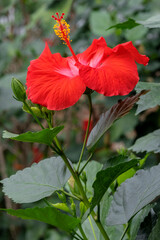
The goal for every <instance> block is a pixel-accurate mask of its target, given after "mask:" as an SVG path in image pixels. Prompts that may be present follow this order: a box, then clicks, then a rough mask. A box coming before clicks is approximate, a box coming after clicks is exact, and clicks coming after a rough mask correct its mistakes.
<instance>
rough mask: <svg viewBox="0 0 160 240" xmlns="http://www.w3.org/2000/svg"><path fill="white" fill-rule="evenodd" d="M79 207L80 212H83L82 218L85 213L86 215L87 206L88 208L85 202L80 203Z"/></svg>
mask: <svg viewBox="0 0 160 240" xmlns="http://www.w3.org/2000/svg"><path fill="white" fill-rule="evenodd" d="M79 209H80V212H81V216H80V218H82V217H83V215H84V213H85V212H86V211H87V208H86V206H85V205H84V203H83V202H80V204H79Z"/></svg>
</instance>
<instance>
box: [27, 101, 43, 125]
mask: <svg viewBox="0 0 160 240" xmlns="http://www.w3.org/2000/svg"><path fill="white" fill-rule="evenodd" d="M23 104H24V105H25V106H26V108H27V109H28V111H29V112H30V113H31V114H32V116H33V117H34V119H35V120H36V122H37V123H38V124H39V126H40V127H41V128H42V129H44V127H43V125H42V124H41V122H40V121H39V119H38V118H37V116H36V115H35V114H34V112H33V111H32V109H31V108H30V107H29V105H28V104H27V103H26V102H23Z"/></svg>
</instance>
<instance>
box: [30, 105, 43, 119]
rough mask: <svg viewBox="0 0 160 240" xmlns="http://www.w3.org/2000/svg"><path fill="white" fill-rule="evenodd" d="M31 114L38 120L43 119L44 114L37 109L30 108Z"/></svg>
mask: <svg viewBox="0 0 160 240" xmlns="http://www.w3.org/2000/svg"><path fill="white" fill-rule="evenodd" d="M31 110H32V112H33V113H34V114H35V115H36V116H37V117H39V118H44V114H43V113H42V112H41V110H40V109H39V108H38V107H31Z"/></svg>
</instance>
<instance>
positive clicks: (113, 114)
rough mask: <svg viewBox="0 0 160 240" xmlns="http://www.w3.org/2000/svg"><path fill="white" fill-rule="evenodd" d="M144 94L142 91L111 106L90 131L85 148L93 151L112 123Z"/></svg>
mask: <svg viewBox="0 0 160 240" xmlns="http://www.w3.org/2000/svg"><path fill="white" fill-rule="evenodd" d="M145 93H146V91H142V92H141V93H138V94H136V95H135V96H133V97H128V98H126V99H124V100H123V101H122V100H120V101H119V102H118V103H117V104H115V105H113V107H111V108H110V109H109V110H108V111H106V112H105V113H103V114H102V115H101V117H100V119H99V121H98V122H97V124H96V125H95V127H94V128H93V129H92V131H91V133H90V135H89V137H88V141H87V148H88V150H89V151H93V150H94V148H95V145H96V144H97V142H98V141H99V139H100V138H101V137H102V136H103V134H104V133H105V132H106V131H107V130H108V129H109V128H110V127H111V125H112V124H113V122H114V121H115V120H117V119H119V118H120V117H123V116H124V115H126V114H127V113H128V112H129V111H130V110H131V109H132V107H133V105H134V103H136V102H137V101H138V99H139V97H140V96H141V95H143V94H145Z"/></svg>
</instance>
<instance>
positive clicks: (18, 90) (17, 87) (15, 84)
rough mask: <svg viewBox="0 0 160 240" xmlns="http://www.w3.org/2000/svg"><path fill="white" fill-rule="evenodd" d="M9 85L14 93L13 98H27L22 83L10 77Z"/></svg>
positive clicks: (22, 100) (23, 99)
mask: <svg viewBox="0 0 160 240" xmlns="http://www.w3.org/2000/svg"><path fill="white" fill-rule="evenodd" d="M11 87H12V90H13V93H14V95H15V99H16V100H17V101H20V102H24V101H25V100H26V98H27V96H26V90H25V87H24V86H23V84H22V83H21V82H20V81H19V80H18V79H16V78H12V82H11Z"/></svg>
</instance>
